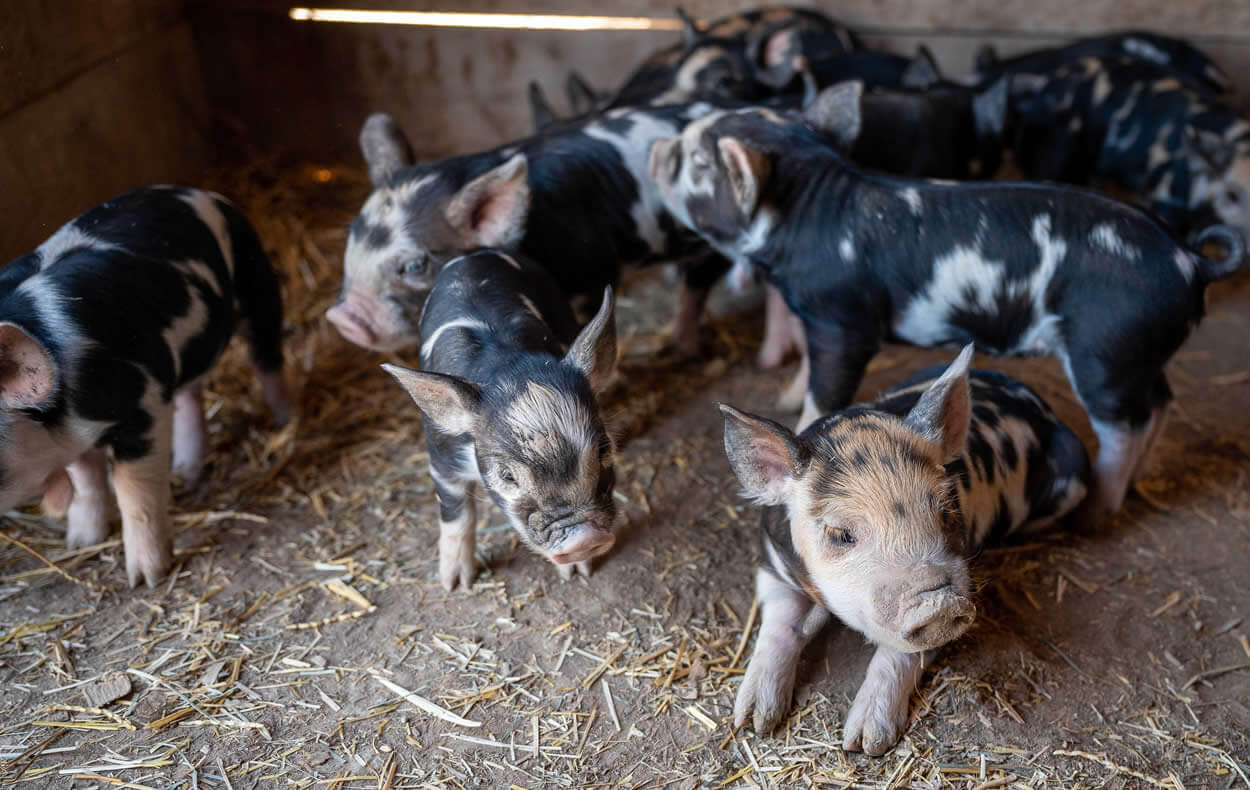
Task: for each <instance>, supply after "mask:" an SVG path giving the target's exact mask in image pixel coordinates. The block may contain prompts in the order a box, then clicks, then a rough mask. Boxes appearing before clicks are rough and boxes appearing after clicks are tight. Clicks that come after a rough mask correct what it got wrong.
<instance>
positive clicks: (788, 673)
mask: <svg viewBox="0 0 1250 790" xmlns="http://www.w3.org/2000/svg"><path fill="white" fill-rule="evenodd" d="M757 649H758V648H757ZM796 671H797V667H796V666H795V664H794V662H793V661H792V660H779V661H778V660H767V656H762V655H756V656H754V657H752V659H751V663H750V664H748V665H747V671H746V675H745V676H744V677H743V679H742V685H741V686H739V687H738V697H737V699H736V700H734V727H741V726H742V725H743V724H746V720H747V716H749V715H751V713H752V712H754V713H755V716H754V718H753V720H752V722H753V724H754V725H755V732H756V733H758V734H760V735H767V734H768V733H770V732H772V731H773V730H775V729H776V728H777V725H778V724H780V723H781V721H782V719H784V718H785V716H786V713H787V712H788V711H789V710H790V698H791V696H792V695H793V694H794V677H795V672H796Z"/></svg>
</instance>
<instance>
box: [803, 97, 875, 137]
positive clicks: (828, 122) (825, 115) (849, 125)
mask: <svg viewBox="0 0 1250 790" xmlns="http://www.w3.org/2000/svg"><path fill="white" fill-rule="evenodd" d="M863 95H864V83H863V82H862V81H861V80H851V81H849V82H839V83H838V84H837V85H834V86H832V87H829V88H825V89H824V90H823V91H821V92H820V94H819V95H817V96H816V100H815V101H813V102H812V103H811V104H809V105H808V106H807V108H806V109H805V110H803V120H805V121H807V122H808V123H809V124H811V125H812V126H814V127H816V128H817V129H819V130H820V131H822V132H824V133H825V134H828V135H832V137H833V139H834V140H835V141H836V142H837V144H838V147H840V148H847V147H849V146H850V145H851V144H852V143H854V142H855V141H856V140H857V139H858V138H859V131H860V126H861V123H862V117H863V116H862V115H861V114H860V99H861V98H863Z"/></svg>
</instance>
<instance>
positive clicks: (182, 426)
mask: <svg viewBox="0 0 1250 790" xmlns="http://www.w3.org/2000/svg"><path fill="white" fill-rule="evenodd" d="M206 457H208V427H207V424H206V423H205V421H204V395H203V391H202V388H201V386H200V385H199V384H198V383H196V384H192V385H191V386H189V387H187V388H185V389H183V390H182V391H181V392H179V393H178V394H177V395H175V396H174V465H173V471H174V474H176V475H178V476H179V477H181V478H182V479H183V480H184V481H186V482H187V483H188V484H191V483H195V482H196V481H198V480H199V479H200V473H201V472H203V471H204V459H205V458H206Z"/></svg>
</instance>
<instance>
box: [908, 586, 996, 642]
mask: <svg viewBox="0 0 1250 790" xmlns="http://www.w3.org/2000/svg"><path fill="white" fill-rule="evenodd" d="M976 616H977V608H976V606H975V605H974V604H973V603H972V601H971V600H969V599H968V598H967V596H964V595H960V594H959V593H958V592H956V591H955V589H954V588H953V587H950V586H946V587H941V588H939V589H937V590H932V591H929V592H923V593H920V594H919V595H917V596H916V597H915V599H914V601H913V602H912V604H911V605H910V606H908V607H907V609H906V610H904V611H903V617H902V629H901V635H902V637H903V640H904V641H905V642H906V643H907V644H908V645H910V646H912V647H913V648H914V649H916V650H930V649H932V648H935V647H940V646H941V645H944V644H946V643H947V642H951V641H953V640H955V639H958V638H959V637H961V636H963V634H964V632H965V631H967V630H968V628H969V627H970V626H971V625H972V621H973V620H975V619H976Z"/></svg>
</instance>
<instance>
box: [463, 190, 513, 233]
mask: <svg viewBox="0 0 1250 790" xmlns="http://www.w3.org/2000/svg"><path fill="white" fill-rule="evenodd" d="M520 202H521V197H520V195H519V194H518V193H517V190H515V189H510V188H504V189H502V190H497V191H491V192H489V193H487V194H486V195H485V196H484V197H483V199H482V202H480V203H478V205H477V208H476V209H474V211H473V217H472V218H471V220H470V226H471V227H472V228H473V231H474V232H475V233H476V234H477V236H478V239H479V241H480V242H481V243H482V244H483V245H485V246H487V247H495V246H503V245H506V244H508V243H509V242H510V241H512V238H513V236H515V234H516V231H517V230H518V228H517V227H516V226H517V224H518V221H519V220H518V215H519V214H520V213H521V208H522V207H521V205H520Z"/></svg>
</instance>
